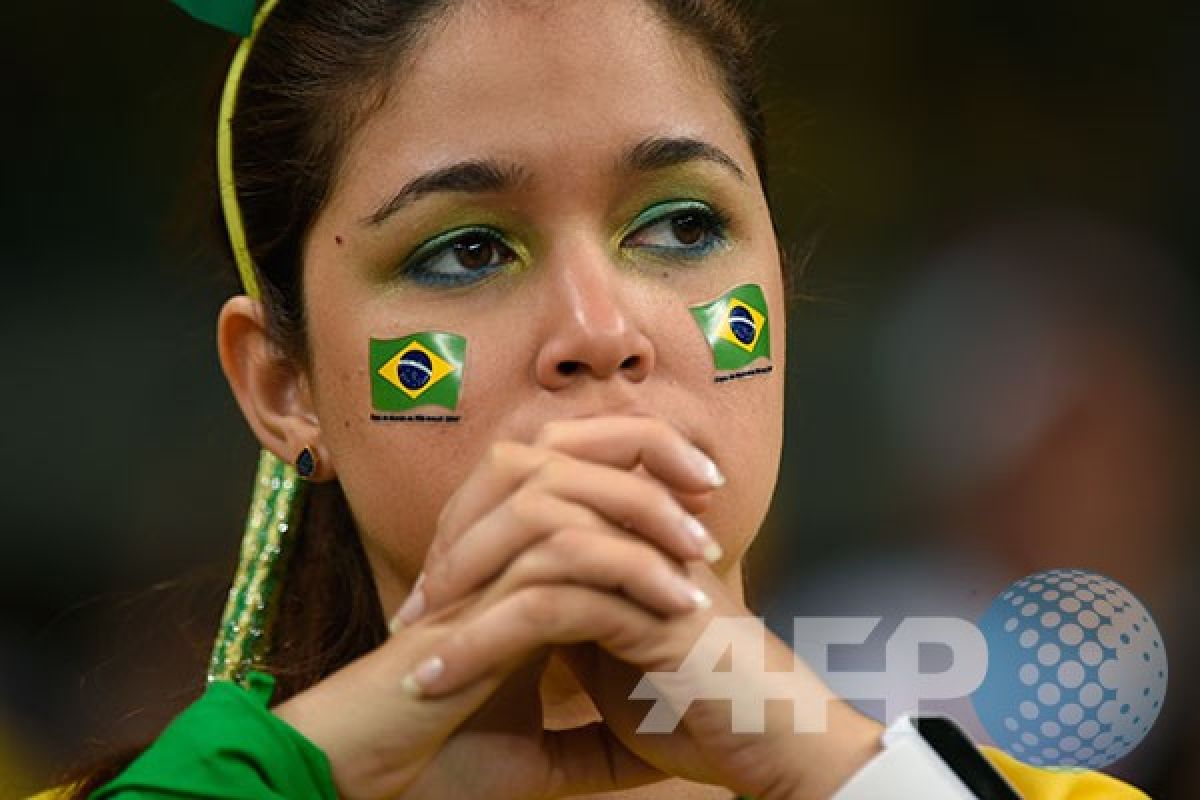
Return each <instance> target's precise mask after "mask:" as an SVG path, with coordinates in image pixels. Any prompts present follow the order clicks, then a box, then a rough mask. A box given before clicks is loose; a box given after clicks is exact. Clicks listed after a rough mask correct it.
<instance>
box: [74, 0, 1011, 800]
mask: <svg viewBox="0 0 1200 800" xmlns="http://www.w3.org/2000/svg"><path fill="white" fill-rule="evenodd" d="M192 5H203V4H200V3H193V4H192ZM258 20H259V27H258V31H257V37H256V38H255V39H254V40H253V45H252V46H246V47H243V50H242V51H241V52H242V55H244V56H246V60H245V63H244V75H243V76H241V79H240V86H239V85H238V81H237V80H236V79H235V80H234V81H233V82H232V83H233V84H234V85H235V86H236V87H237V90H236V92H235V93H234V94H235V95H236V97H235V99H236V112H233V113H232V119H231V135H232V140H231V142H228V143H226V145H227V146H228V153H229V154H231V157H232V163H231V165H229V166H230V171H231V175H232V177H233V179H234V180H235V181H236V197H235V198H234V200H233V202H232V204H231V203H230V202H229V199H228V198H227V203H226V216H227V221H229V223H230V225H231V237H232V242H233V251H234V255H235V257H236V258H238V259H239V262H240V266H241V267H242V271H243V279H244V281H245V283H246V286H247V290H248V294H247V295H242V296H238V297H234V298H232V299H231V300H229V302H228V303H226V305H225V307H224V308H223V309H222V312H221V315H220V319H219V323H218V340H219V352H220V358H221V363H222V366H223V368H224V370H225V373H226V376H227V377H228V379H229V382H230V385H231V387H232V389H233V392H234V394H235V396H236V398H237V401H238V403H239V405H240V407H241V409H242V411H243V413H244V415H245V417H246V420H247V422H248V423H249V425H250V426H251V428H252V429H253V431H254V432H255V434H256V435H257V437H258V438H259V440H260V442H261V443H262V445H263V447H264V449H265V450H266V451H269V452H270V453H273V454H274V455H275V456H277V457H278V458H280V459H283V460H285V461H291V462H294V463H295V465H296V468H297V470H298V471H299V472H300V473H301V474H302V475H303V476H305V478H306V479H307V481H308V482H309V483H310V484H311V488H310V490H309V491H310V496H309V499H308V504H307V509H306V511H305V513H304V516H303V517H302V519H300V520H299V522H300V525H299V529H298V530H288V529H289V528H290V527H291V524H292V523H290V522H286V521H285V522H283V523H282V524H281V525H280V526H279V527H280V528H281V529H283V530H285V532H287V533H290V535H292V536H293V537H294V538H295V540H296V543H295V548H296V550H295V552H294V553H293V554H292V556H291V562H292V563H291V568H290V572H289V573H288V574H287V576H286V577H285V578H284V579H283V587H282V599H281V604H280V607H279V609H278V615H277V618H276V619H275V621H274V629H273V630H274V640H275V647H274V649H273V650H272V651H270V653H269V654H267V655H265V656H264V657H263V658H262V659H260V660H259V661H258V662H255V663H254V664H253V666H254V667H255V669H256V671H255V672H254V673H252V674H251V675H250V676H248V677H247V680H246V682H247V683H248V685H249V687H250V691H243V690H242V689H239V688H236V687H235V686H234V685H233V684H231V683H224V682H218V683H216V684H214V686H213V688H212V689H210V692H209V693H208V694H207V695H206V696H205V698H203V699H202V700H201V701H199V702H198V703H197V704H196V705H194V706H193V707H192V708H191V709H189V711H188V712H185V714H184V715H183V716H182V717H180V718H179V719H178V720H177V721H176V722H175V723H173V724H172V726H171V727H170V728H169V729H168V730H167V731H166V732H165V733H164V734H163V736H162V737H161V738H160V739H159V740H158V741H157V742H156V743H155V744H154V745H152V746H151V747H150V748H149V749H148V750H147V751H146V752H145V753H144V754H143V755H142V756H141V758H140V759H138V760H137V761H136V762H134V763H133V765H132V766H131V767H129V769H127V770H126V771H125V772H124V773H122V774H121V775H120V776H119V777H118V778H117V779H116V780H115V781H113V782H112V783H110V784H108V785H107V786H106V787H105V788H104V789H101V790H100V791H99V792H97V793H96V794H95V795H94V796H97V797H103V798H108V797H142V796H167V795H170V796H180V795H189V794H190V795H204V796H229V797H235V796H236V797H244V796H247V795H250V796H289V797H295V796H333V795H334V794H335V793H336V794H337V795H340V796H344V797H355V798H356V797H404V798H472V797H488V798H513V799H514V800H516V799H517V798H550V797H564V796H591V795H595V794H597V793H600V792H614V791H617V790H621V791H620V792H619V793H618V794H606V795H605V796H606V797H625V798H641V797H644V798H709V797H711V798H722V800H725V798H728V797H729V796H730V793H731V792H736V793H739V794H747V795H753V796H755V797H758V798H818V797H829V796H831V795H832V794H833V793H834V792H835V791H836V790H837V789H838V787H839V786H842V785H843V784H844V783H845V782H846V781H847V780H848V779H850V777H851V776H852V775H854V774H855V773H856V772H857V771H858V770H859V769H860V768H861V767H862V766H863V765H864V764H865V763H867V762H868V761H869V760H870V759H871V758H872V757H873V755H874V754H875V753H876V752H877V751H878V750H879V747H880V746H879V737H880V732H881V727H880V726H879V725H878V724H877V723H876V722H874V721H872V720H869V719H867V718H865V717H862V716H861V715H859V714H858V713H856V712H855V711H854V710H853V709H851V708H850V707H849V706H848V705H846V704H844V703H842V702H840V701H838V700H837V699H836V698H834V697H833V696H832V694H831V693H830V692H829V690H828V689H826V688H825V687H824V686H823V685H822V684H821V683H820V681H819V680H817V679H816V677H815V676H814V675H813V674H812V673H811V672H810V671H808V670H807V669H806V668H804V666H803V665H802V664H800V663H798V662H796V660H795V659H794V657H793V655H792V653H791V651H790V649H789V648H788V646H787V645H786V644H784V643H783V642H781V641H779V640H778V639H777V638H775V637H774V636H773V635H771V634H770V633H769V632H767V631H765V630H764V629H763V628H762V626H761V623H760V622H759V621H758V620H757V618H756V617H754V616H753V615H752V614H751V612H750V611H748V610H747V609H746V607H745V604H744V599H743V593H742V572H741V563H742V558H743V556H744V554H745V553H746V550H747V548H748V547H749V545H750V544H751V542H752V541H753V539H754V536H755V535H756V533H757V531H758V529H759V526H760V525H761V523H762V520H763V518H764V516H765V514H766V511H767V507H768V504H769V501H770V498H771V494H772V491H773V487H774V482H775V476H776V472H777V469H778V462H779V455H780V447H781V439H782V420H783V370H784V352H783V348H784V319H785V317H784V284H785V281H784V273H783V268H782V267H783V265H782V264H781V260H780V255H779V248H778V246H777V243H776V237H775V234H774V228H773V225H772V219H771V214H770V209H769V207H768V204H767V199H766V191H765V187H766V174H765V159H764V153H765V143H764V138H763V136H764V132H763V125H762V119H761V113H760V110H759V107H758V104H757V101H756V99H755V95H754V88H753V71H752V67H751V55H752V48H753V41H752V37H751V36H750V34H749V32H748V29H747V27H746V25H745V22H744V20H742V19H741V18H740V17H739V16H738V15H737V13H735V11H734V10H733V9H732V7H731V6H730V5H729V4H728V3H726V2H724V0H608V1H607V2H604V3H596V2H592V1H591V0H569V1H568V0H555V2H548V1H546V0H520V1H519V2H518V1H517V0H460V1H459V2H450V0H414V1H413V2H406V3H398V2H385V0H339V1H338V2H331V0H282V2H279V3H278V4H275V5H268V6H267V7H265V8H264V9H262V10H261V11H260V13H259V17H258ZM242 66H243V65H241V64H238V65H235V70H234V72H235V74H236V73H237V71H238V70H240V69H242ZM230 108H232V103H231V105H230V106H229V107H228V108H227V110H229V109H230ZM223 152H226V151H223ZM243 223H244V235H245V239H246V244H247V250H246V251H245V252H240V237H241V236H242V232H241V229H242V226H243ZM248 265H250V266H249V268H248ZM253 295H259V296H260V297H261V300H257V299H254V298H253ZM714 309H716V311H715V312H714ZM714 313H716V314H718V315H719V316H720V319H719V320H718V322H717V323H713V322H712V319H713V317H712V315H713V314H714ZM718 328H720V330H718ZM731 337H732V338H731ZM730 348H733V349H730ZM739 348H740V349H739ZM259 513H262V509H259ZM281 519H283V517H281ZM268 549H269V548H268ZM263 599H266V600H269V599H270V593H269V592H260V594H259V595H257V596H251V599H250V600H249V601H247V602H246V603H244V605H251V606H253V605H255V604H258V605H263V606H265V604H264V603H259V602H258V601H259V600H263ZM717 618H737V619H740V620H742V621H743V622H744V623H746V624H745V625H743V626H742V627H740V628H739V629H738V630H739V631H743V632H748V633H746V634H745V635H746V636H747V641H749V642H750V643H751V644H757V643H761V642H765V643H766V669H767V670H768V671H763V670H761V669H759V670H748V669H745V668H744V667H740V666H739V665H738V662H737V660H736V659H735V661H734V662H733V668H735V669H738V670H739V672H738V673H737V675H736V676H735V682H736V684H737V685H738V686H739V688H745V689H746V691H747V692H748V693H750V694H751V695H752V696H771V697H777V696H789V697H797V698H805V699H807V700H809V701H811V702H812V707H813V708H821V709H824V712H825V714H826V718H825V720H824V722H825V724H824V726H822V727H823V732H820V733H815V732H810V733H796V732H795V726H794V724H793V712H792V709H791V708H790V707H789V704H779V703H768V704H767V707H766V719H765V724H764V725H763V726H762V727H763V729H764V730H763V731H762V732H760V733H745V732H735V727H736V726H735V724H734V720H733V718H732V713H731V705H730V703H728V702H727V701H722V700H719V699H718V700H712V699H698V700H696V701H695V702H693V703H691V704H690V706H687V707H686V713H684V714H683V715H682V718H681V719H680V720H679V724H678V725H677V726H675V727H674V728H673V730H672V732H670V733H664V734H639V733H637V729H638V726H639V724H641V723H642V722H643V718H644V717H645V716H646V713H647V711H648V710H649V708H650V706H651V703H650V702H648V701H646V700H638V699H631V694H632V693H634V689H635V687H636V686H637V685H638V684H639V681H640V680H641V678H642V676H643V675H645V674H647V673H674V676H673V678H672V679H671V680H667V679H664V681H663V683H662V684H660V687H659V688H660V690H664V691H666V689H664V688H663V687H667V689H669V688H672V687H673V688H674V689H680V690H691V691H692V693H693V694H694V693H697V691H698V692H699V693H700V694H703V689H704V688H705V685H706V681H709V680H714V678H713V675H712V673H710V672H708V671H706V670H702V669H698V668H695V667H689V662H688V661H687V659H688V656H689V653H690V652H691V651H692V648H693V645H694V644H695V643H696V642H697V641H698V639H699V638H700V636H701V633H702V632H703V631H704V630H705V629H706V628H707V627H708V625H709V623H710V622H712V621H713V620H714V619H717ZM385 619H386V620H390V625H388V626H385V624H384V620H385ZM234 627H235V628H237V627H238V626H234ZM243 627H244V626H243ZM251 627H254V626H251ZM389 629H390V632H389ZM245 633H246V632H245V631H240V634H245ZM253 633H254V635H255V636H257V635H258V634H259V633H260V631H259V630H258V629H257V628H256V629H255V630H254V631H253ZM743 646H745V645H743ZM758 646H761V644H758ZM222 653H223V655H221V656H220V658H221V659H224V660H227V661H228V662H229V663H228V664H226V666H230V667H231V669H232V670H233V675H234V676H235V677H242V676H241V673H239V672H238V670H239V669H240V668H241V667H242V666H243V665H244V663H248V662H243V661H242V660H241V659H240V657H238V656H234V655H230V653H229V652H228V651H222ZM223 663H224V661H223ZM261 673H271V674H273V675H274V680H275V681H277V685H276V686H275V690H276V691H275V692H274V696H273V697H271V691H272V680H271V679H270V678H266V677H265V675H264V674H261ZM718 674H719V673H718ZM709 688H711V686H710V687H709ZM684 694H685V695H686V694H687V692H686V691H685V692H684ZM268 698H270V699H271V702H273V703H275V705H273V707H272V708H271V711H270V712H268V711H266V710H265V705H266V703H267V701H268ZM681 710H682V709H681ZM998 760H999V757H998ZM1008 766H1009V767H1010V769H1011V771H1010V774H1011V775H1013V776H1014V779H1015V780H1018V781H1020V780H1021V779H1022V777H1021V776H1023V775H1025V774H1027V773H1023V772H1022V771H1021V769H1020V768H1019V767H1017V766H1014V765H1011V764H1009V765H1008ZM97 775H99V773H97ZM96 782H99V781H94V782H93V783H96ZM77 791H78V793H81V794H83V793H86V788H83V789H78V790H77ZM1031 796H1032V795H1031Z"/></svg>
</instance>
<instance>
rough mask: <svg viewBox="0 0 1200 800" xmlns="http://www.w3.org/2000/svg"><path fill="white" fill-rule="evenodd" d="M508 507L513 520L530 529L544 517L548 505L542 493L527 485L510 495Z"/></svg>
mask: <svg viewBox="0 0 1200 800" xmlns="http://www.w3.org/2000/svg"><path fill="white" fill-rule="evenodd" d="M507 505H508V513H509V514H510V515H511V516H512V518H513V520H514V521H515V522H517V523H518V524H520V525H523V526H527V527H528V526H532V525H534V524H535V523H536V522H537V521H538V519H539V518H540V517H541V516H542V514H543V513H544V509H545V506H546V503H545V499H544V498H543V496H542V494H541V492H539V491H538V490H536V489H532V488H530V487H529V486H528V485H526V486H522V487H521V488H519V489H517V490H516V491H515V492H513V493H512V494H511V495H509V498H508V504H507Z"/></svg>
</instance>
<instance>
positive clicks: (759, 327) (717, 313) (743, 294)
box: [689, 283, 771, 372]
mask: <svg viewBox="0 0 1200 800" xmlns="http://www.w3.org/2000/svg"><path fill="white" fill-rule="evenodd" d="M689 310H690V311H691V312H692V316H693V317H695V318H696V323H697V324H698V325H699V326H700V330H701V331H702V332H703V333H704V336H705V338H706V339H708V343H709V345H710V346H711V347H712V351H713V366H715V367H716V369H717V371H718V372H728V371H729V370H736V369H742V368H743V367H747V366H749V365H750V364H752V363H754V362H755V361H758V360H759V359H760V358H767V359H769V358H770V357H771V328H770V324H769V323H768V321H767V300H766V298H765V297H763V291H762V287H760V286H758V285H757V284H753V283H745V284H742V285H741V286H738V287H736V288H734V289H731V290H729V292H727V293H726V294H724V295H723V296H721V297H719V298H717V299H716V300H714V301H713V302H711V303H708V304H706V305H700V306H692V307H691V308H690V309H689Z"/></svg>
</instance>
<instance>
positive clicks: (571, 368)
mask: <svg viewBox="0 0 1200 800" xmlns="http://www.w3.org/2000/svg"><path fill="white" fill-rule="evenodd" d="M578 371H579V362H578V361H560V362H558V374H559V375H574V374H575V373H576V372H578Z"/></svg>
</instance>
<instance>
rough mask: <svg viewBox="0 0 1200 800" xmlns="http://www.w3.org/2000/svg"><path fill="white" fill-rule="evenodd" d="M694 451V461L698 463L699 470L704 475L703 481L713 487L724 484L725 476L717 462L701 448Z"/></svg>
mask: <svg viewBox="0 0 1200 800" xmlns="http://www.w3.org/2000/svg"><path fill="white" fill-rule="evenodd" d="M695 453H696V463H697V464H698V465H699V468H700V472H701V473H702V474H703V475H704V480H705V482H706V483H708V485H709V486H712V487H713V488H714V489H715V488H717V487H718V486H724V485H725V476H724V475H722V474H721V470H720V469H718V467H717V463H716V462H715V461H713V460H712V459H711V458H709V457H708V455H707V454H706V453H705V452H704V451H703V450H700V449H697V450H696V451H695Z"/></svg>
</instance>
